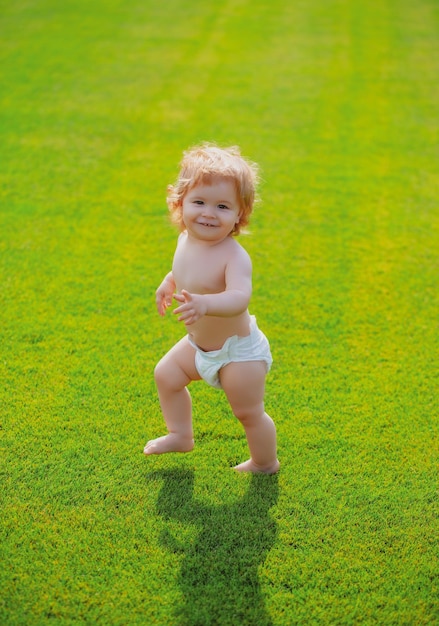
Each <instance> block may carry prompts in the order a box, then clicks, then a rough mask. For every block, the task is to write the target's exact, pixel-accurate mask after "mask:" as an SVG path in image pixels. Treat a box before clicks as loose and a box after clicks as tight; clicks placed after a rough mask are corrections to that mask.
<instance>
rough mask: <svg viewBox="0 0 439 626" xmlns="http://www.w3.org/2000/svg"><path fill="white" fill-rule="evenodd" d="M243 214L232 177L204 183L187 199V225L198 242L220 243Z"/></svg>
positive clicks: (185, 208) (214, 179) (185, 206)
mask: <svg viewBox="0 0 439 626" xmlns="http://www.w3.org/2000/svg"><path fill="white" fill-rule="evenodd" d="M239 214H240V205H239V199H238V195H237V193H236V188H235V185H234V183H233V181H232V180H231V179H230V178H220V177H214V178H212V179H210V180H209V181H208V182H202V183H200V184H199V185H197V186H196V187H192V189H190V190H189V191H188V192H187V194H186V195H185V197H184V198H183V222H184V225H185V227H186V230H187V232H188V234H189V235H192V236H193V237H195V238H196V239H201V240H205V241H210V242H212V243H219V242H220V241H222V240H223V239H225V238H226V237H228V236H229V235H230V233H231V232H232V230H233V229H234V227H235V224H237V223H238V222H239Z"/></svg>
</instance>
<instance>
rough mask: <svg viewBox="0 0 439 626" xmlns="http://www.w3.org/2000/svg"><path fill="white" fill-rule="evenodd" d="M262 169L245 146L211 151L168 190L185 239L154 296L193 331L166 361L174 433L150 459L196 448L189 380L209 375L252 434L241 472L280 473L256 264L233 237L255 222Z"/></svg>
mask: <svg viewBox="0 0 439 626" xmlns="http://www.w3.org/2000/svg"><path fill="white" fill-rule="evenodd" d="M256 183H257V167H256V165H255V164H253V163H249V162H248V161H246V160H245V159H244V158H243V157H242V156H241V155H240V152H239V150H238V149H237V148H228V149H222V148H219V147H216V146H213V145H209V144H205V145H202V146H199V147H195V148H192V149H191V150H189V151H188V152H186V153H185V154H184V158H183V160H182V162H181V169H180V175H179V177H178V180H177V182H176V184H175V185H170V186H169V187H168V198H167V201H168V206H169V210H170V212H171V215H172V218H173V220H174V221H175V222H176V223H177V224H178V226H179V228H180V230H181V233H180V236H179V238H178V243H177V248H176V251H175V255H174V261H173V265H172V270H171V271H170V272H169V273H168V274H167V275H166V276H165V278H164V279H163V281H162V283H161V284H160V286H159V288H158V289H157V291H156V304H157V310H158V312H159V314H160V315H164V314H165V311H166V309H167V308H168V307H169V306H170V305H171V304H172V300H173V299H175V300H176V301H177V302H178V303H179V304H180V306H178V307H177V308H176V309H175V310H174V314H175V315H177V316H178V320H179V321H180V322H183V323H184V325H185V327H186V331H187V334H186V335H185V336H184V337H183V338H182V339H181V340H180V341H179V342H178V343H177V344H176V345H175V346H174V347H173V348H171V350H170V351H169V352H168V353H167V354H166V355H165V356H164V357H163V358H162V359H161V361H160V362H159V363H158V364H157V366H156V368H155V381H156V384H157V390H158V394H159V400H160V405H161V409H162V412H163V416H164V419H165V422H166V426H167V429H168V434H167V435H165V436H164V437H159V438H158V439H153V440H151V441H149V442H148V443H147V444H146V446H145V449H144V453H145V454H147V455H150V454H162V453H166V452H189V451H190V450H192V448H193V447H194V439H193V430H192V404H191V397H190V394H189V391H188V389H187V387H188V385H189V383H190V382H191V381H193V380H200V379H201V378H203V379H204V380H205V381H206V382H207V383H208V384H209V385H212V386H213V387H218V388H222V389H223V390H224V393H225V394H226V396H227V399H228V401H229V403H230V406H231V408H232V411H233V413H234V415H235V416H236V417H237V418H238V420H239V421H240V422H241V424H242V425H243V427H244V430H245V433H246V436H247V442H248V446H249V449H250V459H249V460H248V461H245V462H244V463H241V464H240V465H237V466H236V467H235V469H236V470H238V471H241V472H254V473H265V474H274V473H276V472H277V471H278V470H279V461H278V460H277V456H276V429H275V426H274V423H273V420H272V419H271V417H269V415H267V413H265V410H264V388H265V376H266V374H267V372H268V370H269V369H270V367H271V363H272V358H271V354H270V346H269V343H268V341H267V338H266V337H265V335H264V334H263V333H262V332H261V331H260V330H259V328H258V326H257V324H256V319H255V317H254V316H252V315H250V314H249V311H248V304H249V301H250V296H251V292H252V265H251V260H250V257H249V255H248V254H247V252H246V251H245V250H244V248H243V247H242V246H241V245H240V244H239V243H238V242H237V241H236V239H234V235H237V234H239V232H240V230H241V229H242V228H243V227H245V226H246V225H247V224H248V221H249V217H250V213H251V211H252V209H253V202H254V199H255V187H256Z"/></svg>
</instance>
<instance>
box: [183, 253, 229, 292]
mask: <svg viewBox="0 0 439 626" xmlns="http://www.w3.org/2000/svg"><path fill="white" fill-rule="evenodd" d="M226 265H227V260H226V259H225V258H224V251H222V252H221V251H220V250H217V249H215V248H202V247H196V246H195V247H191V246H185V245H179V246H177V250H176V251H175V255H174V262H173V266H172V274H173V277H174V280H175V283H176V286H177V290H178V291H181V290H182V289H186V290H187V291H189V292H191V293H219V292H221V291H224V289H225V286H226V284H225V272H226Z"/></svg>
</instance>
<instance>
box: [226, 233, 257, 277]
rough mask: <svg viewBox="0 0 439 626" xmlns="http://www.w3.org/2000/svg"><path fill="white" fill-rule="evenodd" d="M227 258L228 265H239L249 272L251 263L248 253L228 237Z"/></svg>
mask: <svg viewBox="0 0 439 626" xmlns="http://www.w3.org/2000/svg"><path fill="white" fill-rule="evenodd" d="M227 256H228V264H232V265H235V264H239V265H241V267H243V268H246V269H248V270H251V268H252V261H251V258H250V255H249V253H248V252H247V250H246V249H245V248H243V246H242V245H241V244H240V243H238V242H237V241H236V239H232V237H230V238H229V241H228V250H227Z"/></svg>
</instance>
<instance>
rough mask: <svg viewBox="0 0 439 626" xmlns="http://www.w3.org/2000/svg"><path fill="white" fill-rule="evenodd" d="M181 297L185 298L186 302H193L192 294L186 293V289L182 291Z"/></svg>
mask: <svg viewBox="0 0 439 626" xmlns="http://www.w3.org/2000/svg"><path fill="white" fill-rule="evenodd" d="M181 295H182V296H184V299H185V300H186V302H191V301H192V294H191V293H189V291H186V289H182V290H181Z"/></svg>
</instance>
